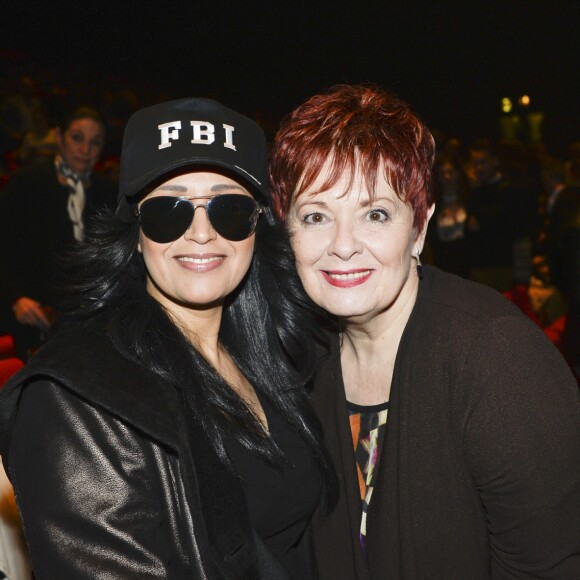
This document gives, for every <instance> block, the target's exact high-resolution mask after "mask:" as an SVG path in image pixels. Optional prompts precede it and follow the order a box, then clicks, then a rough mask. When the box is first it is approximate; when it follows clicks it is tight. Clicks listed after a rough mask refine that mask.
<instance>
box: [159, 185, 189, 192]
mask: <svg viewBox="0 0 580 580" xmlns="http://www.w3.org/2000/svg"><path fill="white" fill-rule="evenodd" d="M155 190H156V191H157V190H160V191H174V192H176V193H187V191H188V190H187V187H184V186H183V185H174V184H165V185H160V186H159V187H156V188H155Z"/></svg>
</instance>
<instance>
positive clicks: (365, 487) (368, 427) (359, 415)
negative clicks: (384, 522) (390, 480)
mask: <svg viewBox="0 0 580 580" xmlns="http://www.w3.org/2000/svg"><path fill="white" fill-rule="evenodd" d="M347 407H348V413H349V419H350V430H351V433H352V443H353V447H354V456H355V460H356V471H357V474H358V484H359V489H360V497H361V500H362V519H361V526H360V542H361V546H362V549H363V552H364V553H366V541H365V539H366V533H367V529H366V524H367V512H368V509H369V504H370V502H371V496H372V494H373V486H374V481H375V476H376V473H377V471H378V470H377V466H378V463H379V458H380V456H381V453H380V452H381V448H382V445H383V440H384V438H385V431H386V426H387V414H388V412H389V403H388V401H387V402H386V403H382V404H380V405H368V406H361V405H355V404H354V403H350V402H347Z"/></svg>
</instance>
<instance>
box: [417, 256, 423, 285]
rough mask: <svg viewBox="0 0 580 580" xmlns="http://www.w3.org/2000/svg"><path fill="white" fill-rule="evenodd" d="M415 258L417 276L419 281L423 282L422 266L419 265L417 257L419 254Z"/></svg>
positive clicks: (419, 260) (419, 261)
mask: <svg viewBox="0 0 580 580" xmlns="http://www.w3.org/2000/svg"><path fill="white" fill-rule="evenodd" d="M415 258H417V276H419V280H423V264H421V258H420V257H419V252H417V255H416V256H415Z"/></svg>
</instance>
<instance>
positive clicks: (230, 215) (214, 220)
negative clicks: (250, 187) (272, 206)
mask: <svg viewBox="0 0 580 580" xmlns="http://www.w3.org/2000/svg"><path fill="white" fill-rule="evenodd" d="M208 217H209V220H210V222H211V224H212V226H213V227H214V229H215V231H216V232H217V233H218V234H220V236H222V237H224V238H226V239H227V240H231V241H232V242H239V241H241V240H245V239H246V238H248V237H250V236H251V235H252V233H253V232H254V229H255V227H256V221H257V219H258V208H257V206H256V202H255V201H254V200H253V199H252V198H251V197H248V196H246V195H237V194H230V195H228V194H226V195H218V196H216V197H214V198H213V199H212V200H211V202H210V204H209V205H208Z"/></svg>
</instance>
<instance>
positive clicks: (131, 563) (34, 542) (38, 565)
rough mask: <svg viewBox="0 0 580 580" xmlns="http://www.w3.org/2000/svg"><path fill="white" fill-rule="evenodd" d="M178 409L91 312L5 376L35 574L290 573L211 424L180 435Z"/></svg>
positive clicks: (5, 444)
mask: <svg viewBox="0 0 580 580" xmlns="http://www.w3.org/2000/svg"><path fill="white" fill-rule="evenodd" d="M63 353H66V356H63ZM181 409H182V407H181V403H180V396H179V393H177V392H175V390H174V389H172V388H171V387H168V386H167V385H164V384H163V383H162V382H161V381H160V379H159V377H157V376H155V375H153V374H151V373H148V372H147V371H146V370H144V369H142V368H141V367H138V366H137V365H135V364H133V363H132V362H130V361H128V360H127V359H125V358H124V357H123V356H121V355H120V354H119V353H118V352H117V351H116V350H115V349H114V348H113V347H112V346H111V345H110V344H108V342H107V339H106V336H105V335H104V334H103V332H102V329H101V328H99V327H98V325H97V326H95V324H93V323H87V324H85V325H83V326H82V327H72V328H69V329H68V330H62V331H61V332H60V333H59V334H58V335H57V336H56V337H54V338H53V339H52V340H51V341H49V342H48V344H47V345H45V347H43V349H42V350H41V351H40V352H39V353H38V354H37V355H36V356H35V357H34V358H33V359H32V360H31V361H30V362H29V363H28V365H27V366H26V367H25V369H24V370H23V371H22V372H21V373H20V374H18V375H17V376H15V377H14V378H13V380H11V381H10V382H9V383H8V384H7V385H6V387H5V388H4V389H3V390H2V392H1V393H0V437H1V439H0V453H1V454H2V456H3V458H4V461H5V463H6V465H7V472H8V474H9V477H10V479H11V481H12V483H13V485H14V489H15V494H16V499H17V502H18V506H19V508H20V510H21V513H22V520H23V525H24V531H25V536H26V539H27V542H28V545H29V548H30V554H31V559H32V564H33V568H34V570H35V575H36V578H37V579H38V580H41V579H43V578H50V579H56V578H59V579H60V578H66V579H67V580H73V579H76V578H91V579H93V578H94V579H97V578H102V579H112V578H123V579H129V578H135V579H137V578H138V579H139V580H145V579H148V578H171V579H179V580H184V579H187V578H196V579H208V580H214V579H215V580H218V579H225V578H236V579H238V578H239V579H247V580H257V579H259V578H264V579H267V580H275V579H279V580H282V579H287V578H288V575H287V573H286V572H285V571H284V570H282V568H281V566H280V564H279V562H278V561H277V560H276V558H275V557H274V556H273V555H272V554H271V553H270V552H269V551H268V550H267V549H266V547H265V546H264V545H263V543H262V542H261V540H260V539H259V538H258V537H257V535H256V534H255V532H254V531H253V529H252V528H251V526H250V524H249V520H248V515H247V511H246V509H247V508H246V505H245V500H244V496H243V491H242V489H241V487H240V485H239V483H238V481H237V480H236V479H235V477H234V476H233V475H231V474H230V473H229V472H228V471H227V470H226V469H224V468H223V466H222V465H221V464H220V463H219V461H218V458H217V456H216V455H215V453H214V452H213V451H212V449H211V447H210V445H209V442H208V440H207V437H206V435H205V433H204V429H203V425H201V424H200V425H196V426H194V434H195V436H194V441H193V443H191V444H190V442H189V441H188V440H186V437H185V435H184V434H185V433H186V432H187V430H186V429H184V417H183V412H182V410H181ZM189 433H191V429H190V430H189ZM192 458H195V459H194V460H193V459H192Z"/></svg>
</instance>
